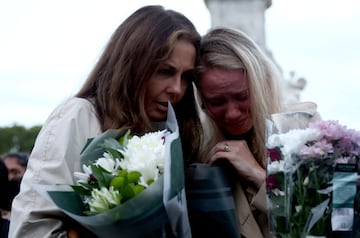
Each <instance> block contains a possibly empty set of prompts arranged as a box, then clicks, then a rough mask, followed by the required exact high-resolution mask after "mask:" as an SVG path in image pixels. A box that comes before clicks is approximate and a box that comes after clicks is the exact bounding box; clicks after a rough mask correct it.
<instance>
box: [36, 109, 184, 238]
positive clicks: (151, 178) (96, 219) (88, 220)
mask: <svg viewBox="0 0 360 238" xmlns="http://www.w3.org/2000/svg"><path fill="white" fill-rule="evenodd" d="M81 167H82V170H83V171H79V172H75V174H74V175H75V177H76V178H77V182H76V184H74V185H51V186H46V185H37V188H38V191H39V192H40V193H42V194H43V195H44V196H45V197H47V198H48V199H49V200H50V201H52V202H54V203H55V204H56V205H57V206H58V207H59V208H60V209H61V210H62V211H63V212H64V213H65V214H67V215H68V216H70V217H71V218H72V219H74V220H76V221H77V222H78V223H80V224H81V225H83V226H84V227H86V228H87V229H88V230H90V231H91V232H93V233H94V234H95V235H97V236H98V237H119V236H121V237H125V238H126V237H129V238H130V237H131V238H136V237H144V236H146V237H167V236H170V237H191V230H190V225H189V221H188V214H187V206H186V197H185V188H184V182H185V179H184V164H183V157H182V148H181V141H180V138H179V131H178V126H177V121H176V117H175V113H174V111H173V109H172V107H171V105H170V104H169V111H168V119H167V122H166V128H163V129H162V130H161V131H156V132H151V133H147V134H145V135H143V136H133V135H131V134H130V132H129V131H127V132H124V131H118V130H108V131H106V132H105V133H103V134H101V135H100V136H98V137H95V138H93V139H92V140H91V141H90V142H89V143H88V144H87V145H86V146H85V148H84V150H83V151H82V153H81Z"/></svg>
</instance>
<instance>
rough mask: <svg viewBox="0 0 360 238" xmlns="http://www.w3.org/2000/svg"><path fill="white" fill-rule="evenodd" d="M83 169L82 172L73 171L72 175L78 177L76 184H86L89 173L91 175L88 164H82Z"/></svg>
mask: <svg viewBox="0 0 360 238" xmlns="http://www.w3.org/2000/svg"><path fill="white" fill-rule="evenodd" d="M83 171H84V173H82V172H74V176H75V177H76V178H77V179H78V180H77V181H76V182H77V183H78V184H88V183H89V180H90V175H92V170H91V167H90V166H87V165H85V164H83Z"/></svg>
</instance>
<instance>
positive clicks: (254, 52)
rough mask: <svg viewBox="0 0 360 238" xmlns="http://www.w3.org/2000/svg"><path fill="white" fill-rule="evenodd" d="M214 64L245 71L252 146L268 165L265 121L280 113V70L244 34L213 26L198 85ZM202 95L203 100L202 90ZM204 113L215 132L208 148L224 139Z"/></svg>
mask: <svg viewBox="0 0 360 238" xmlns="http://www.w3.org/2000/svg"><path fill="white" fill-rule="evenodd" d="M214 67H219V68H223V69H244V70H245V73H246V75H247V79H248V83H249V90H250V100H251V113H252V119H253V125H254V126H253V129H252V135H251V145H250V149H251V151H252V153H253V154H254V156H255V158H256V160H257V161H258V162H259V164H260V165H262V166H263V167H265V155H266V150H265V130H266V126H265V120H266V117H267V116H269V115H270V114H273V113H277V112H279V111H280V109H281V107H280V95H279V93H280V92H279V87H278V85H277V83H278V82H279V79H280V73H279V71H278V70H277V68H276V66H275V65H274V64H273V62H272V61H271V60H270V59H269V58H268V57H267V56H266V55H265V54H264V53H263V52H262V50H261V49H260V48H259V47H258V46H257V44H256V43H255V42H254V41H253V40H252V39H250V38H249V37H248V36H247V35H246V34H245V33H243V32H241V31H238V30H235V29H231V28H226V27H218V28H214V29H212V30H210V31H209V32H208V33H207V34H206V35H205V36H203V38H202V41H201V46H200V57H199V62H198V67H197V79H196V81H195V82H196V85H197V86H198V85H199V82H198V80H201V74H202V73H204V72H206V71H207V70H210V69H212V68H214ZM199 94H200V98H199V100H200V103H201V91H199ZM203 116H204V118H206V120H209V121H208V123H209V125H210V126H208V127H206V126H204V130H212V135H208V137H210V138H209V140H208V141H206V146H205V150H208V149H209V147H211V146H213V145H214V144H215V143H217V142H218V141H219V140H220V139H224V138H221V136H220V135H221V133H220V130H219V127H217V126H216V125H215V122H214V121H213V120H212V119H211V117H210V116H207V115H203ZM206 133H209V131H207V132H206ZM210 134H211V133H210ZM204 152H205V151H204Z"/></svg>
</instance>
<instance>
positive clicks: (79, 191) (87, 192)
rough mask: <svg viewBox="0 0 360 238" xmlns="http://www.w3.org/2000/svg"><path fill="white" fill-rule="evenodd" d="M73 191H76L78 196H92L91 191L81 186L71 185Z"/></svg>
mask: <svg viewBox="0 0 360 238" xmlns="http://www.w3.org/2000/svg"><path fill="white" fill-rule="evenodd" d="M71 187H72V189H74V192H75V193H76V194H78V195H90V194H91V191H90V190H88V189H86V188H84V187H83V186H81V185H71Z"/></svg>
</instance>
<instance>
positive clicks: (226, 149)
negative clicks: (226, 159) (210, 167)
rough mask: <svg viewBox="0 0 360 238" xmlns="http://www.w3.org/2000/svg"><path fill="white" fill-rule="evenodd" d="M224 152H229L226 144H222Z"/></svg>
mask: <svg viewBox="0 0 360 238" xmlns="http://www.w3.org/2000/svg"><path fill="white" fill-rule="evenodd" d="M224 151H225V152H230V147H229V145H228V144H227V143H225V144H224Z"/></svg>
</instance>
